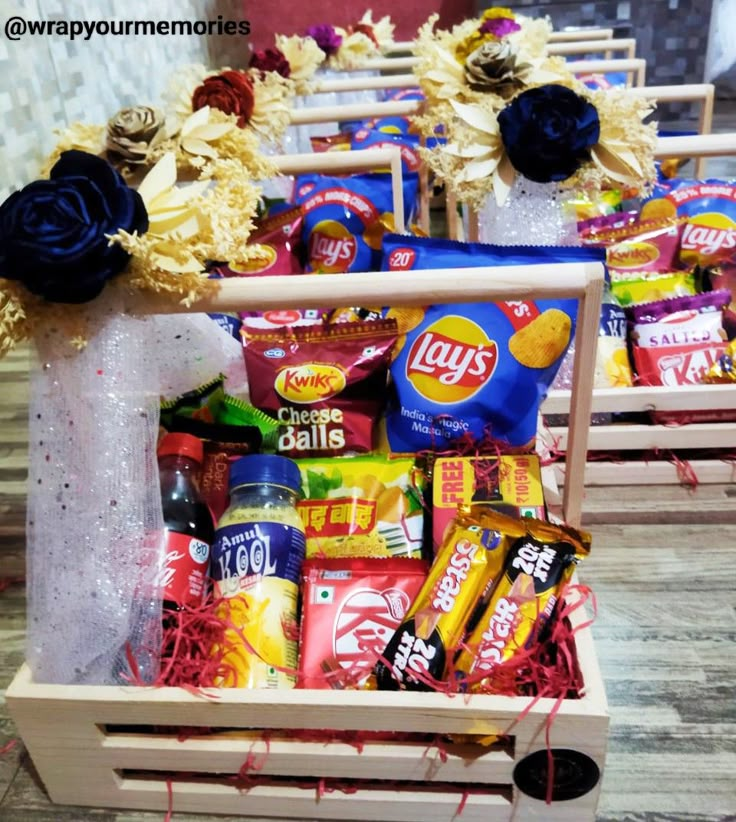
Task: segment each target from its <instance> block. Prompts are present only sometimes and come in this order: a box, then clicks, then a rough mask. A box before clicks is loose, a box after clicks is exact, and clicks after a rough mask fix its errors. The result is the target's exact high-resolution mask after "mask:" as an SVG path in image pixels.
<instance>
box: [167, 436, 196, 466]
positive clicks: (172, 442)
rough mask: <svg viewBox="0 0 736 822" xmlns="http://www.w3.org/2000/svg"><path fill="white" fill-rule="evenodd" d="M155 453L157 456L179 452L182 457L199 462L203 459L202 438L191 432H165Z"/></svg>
mask: <svg viewBox="0 0 736 822" xmlns="http://www.w3.org/2000/svg"><path fill="white" fill-rule="evenodd" d="M156 454H157V455H158V456H159V457H166V456H168V455H169V454H180V455H181V456H182V457H190V458H191V459H193V460H194V461H195V462H198V463H200V464H201V463H202V460H203V459H204V451H203V448H202V440H201V439H199V437H195V436H193V435H192V434H166V435H165V436H164V438H163V439H162V440H161V442H160V443H159V444H158V448H157V449H156Z"/></svg>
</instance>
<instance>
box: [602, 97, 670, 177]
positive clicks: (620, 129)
mask: <svg viewBox="0 0 736 822" xmlns="http://www.w3.org/2000/svg"><path fill="white" fill-rule="evenodd" d="M588 96H589V98H590V101H591V102H592V103H593V105H594V106H595V107H596V109H597V110H598V114H599V119H600V124H601V131H600V137H599V138H598V142H597V143H596V145H594V146H593V148H592V149H591V150H590V154H591V157H592V159H593V162H594V163H595V165H596V167H597V168H598V170H599V171H600V172H601V173H602V174H603V175H604V176H605V177H607V178H609V179H611V180H614V181H615V182H617V183H623V184H625V185H637V184H639V183H640V182H641V180H642V179H651V178H652V175H653V160H652V156H653V152H654V148H655V147H656V143H657V132H656V124H655V123H649V124H644V122H643V121H644V119H645V118H646V117H647V116H648V115H649V114H651V112H652V111H653V105H652V103H651V101H646V100H642V99H639V98H635V97H633V96H632V95H630V94H628V93H627V91H626V89H606V90H601V91H594V92H588ZM633 124H635V125H636V126H637V131H638V134H637V135H636V138H637V139H635V140H634V139H632V138H633V136H634V135H633V134H632V132H633V128H632V125H633Z"/></svg>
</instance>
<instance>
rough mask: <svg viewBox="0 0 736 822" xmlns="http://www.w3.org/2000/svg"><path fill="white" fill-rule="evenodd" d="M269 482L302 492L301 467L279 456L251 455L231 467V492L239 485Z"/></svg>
mask: <svg viewBox="0 0 736 822" xmlns="http://www.w3.org/2000/svg"><path fill="white" fill-rule="evenodd" d="M263 482H268V483H272V484H273V485H281V486H283V487H285V488H291V490H292V491H301V488H302V476H301V473H300V472H299V466H298V465H297V464H296V463H295V462H294V461H293V460H290V459H287V458H286V457H280V456H278V455H277V454H249V455H248V456H247V457H241V458H240V459H239V460H236V461H235V462H234V463H233V464H232V465H231V466H230V490H231V491H232V489H233V488H237V487H238V486H239V485H252V484H257V483H263Z"/></svg>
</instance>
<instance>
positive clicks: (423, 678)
mask: <svg viewBox="0 0 736 822" xmlns="http://www.w3.org/2000/svg"><path fill="white" fill-rule="evenodd" d="M504 519H506V518H504ZM489 523H490V525H489ZM494 523H495V520H493V519H489V516H488V513H487V512H477V511H473V512H472V513H471V512H467V511H466V512H463V513H461V514H460V515H459V516H458V517H457V519H456V520H455V522H454V523H453V525H451V527H450V529H449V530H448V532H447V533H446V535H445V539H444V541H443V543H442V547H441V548H440V551H439V553H438V554H437V557H436V559H435V561H434V563H433V565H432V568H431V570H430V572H429V576H428V577H427V581H426V582H425V583H424V585H423V586H422V589H421V591H420V592H419V594H418V595H417V598H416V599H415V600H414V603H413V604H412V606H411V608H410V609H409V611H408V613H407V614H406V617H405V618H404V620H403V621H402V623H401V625H399V627H398V628H397V629H396V633H395V634H394V635H393V637H392V638H391V640H390V641H389V643H388V645H387V646H386V650H385V652H384V654H383V659H382V660H381V661H379V662H378V664H377V665H376V668H375V675H376V682H377V685H378V688H379V689H380V690H393V691H395V690H398V689H399V688H404V689H407V690H410V691H412V690H413V691H427V690H431V689H432V685H433V683H434V682H437V681H441V680H442V679H443V678H444V677H445V674H446V670H447V666H448V664H449V662H450V659H451V657H452V655H453V653H454V652H455V649H456V647H457V644H458V643H459V641H460V639H461V637H462V635H463V632H464V631H465V626H466V624H467V622H468V619H469V618H470V616H471V614H472V613H473V610H474V609H475V607H476V605H477V604H478V602H479V601H480V598H481V596H483V594H484V592H485V591H487V590H488V589H489V588H490V587H491V586H492V585H493V583H494V582H495V580H496V579H497V578H498V577H499V575H500V573H501V569H502V568H503V563H504V559H505V557H506V552H507V550H508V547H509V542H508V539H507V537H506V536H505V535H504V534H503V533H502V532H501V531H499V530H497V529H496V528H495V527H494Z"/></svg>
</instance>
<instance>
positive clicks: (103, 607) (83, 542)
mask: <svg viewBox="0 0 736 822" xmlns="http://www.w3.org/2000/svg"><path fill="white" fill-rule="evenodd" d="M113 299H114V298H104V297H103V298H100V299H98V300H96V301H95V302H94V304H93V306H94V314H93V316H94V326H93V327H94V331H93V333H92V335H91V339H90V343H89V344H88V346H87V347H86V348H85V349H84V350H82V351H81V352H78V353H77V352H74V351H73V350H72V349H71V348H70V346H69V344H68V341H67V340H66V338H64V337H63V336H62V334H61V333H60V332H59V331H57V330H55V329H53V328H48V329H47V330H46V331H45V332H44V333H42V335H41V336H40V337H39V338H38V355H39V363H38V366H37V367H36V368H35V371H34V373H33V374H32V379H31V403H30V421H29V443H30V465H29V493H28V544H27V572H28V638H27V659H28V661H29V663H30V665H31V669H32V672H33V676H34V680H35V681H37V682H49V683H64V684H70V683H85V684H114V683H119V682H121V681H124V679H123V676H124V675H126V674H128V673H129V668H128V664H127V662H126V646H128V645H129V646H130V649H131V651H132V653H133V654H134V656H135V658H136V660H137V661H138V664H139V665H140V669H141V674H142V675H143V677H144V678H146V679H153V678H155V675H156V672H157V654H158V649H159V648H160V642H161V602H160V593H159V592H158V591H156V590H155V588H154V586H153V580H154V579H155V578H156V573H157V570H158V568H159V564H160V557H161V551H162V536H163V519H162V513H161V498H160V490H159V477H158V466H157V461H156V441H157V435H158V420H159V404H160V400H161V397H162V396H164V397H171V396H175V395H176V394H179V393H182V392H184V391H187V390H189V389H191V388H194V387H195V386H197V385H199V384H201V383H202V382H205V381H206V380H209V379H212V378H214V377H216V376H217V375H218V374H219V373H220V372H221V371H225V372H226V373H227V374H228V376H229V378H230V380H229V382H231V383H232V384H233V385H235V384H237V387H239V388H240V391H239V393H240V394H241V395H242V394H243V389H244V388H245V372H244V366H243V361H242V352H241V350H240V346H239V344H238V343H237V341H236V340H234V339H232V338H229V337H228V335H227V334H226V333H225V332H224V331H222V329H221V328H220V327H219V326H218V325H217V324H216V323H215V322H213V321H212V320H211V319H209V318H208V317H206V316H204V315H178V316H170V317H169V316H167V317H149V318H133V317H129V316H124V315H122V314H120V313H119V312H118V308H117V306H116V305H115V304H114V302H113ZM91 310H92V309H91ZM228 388H230V385H228Z"/></svg>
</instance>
